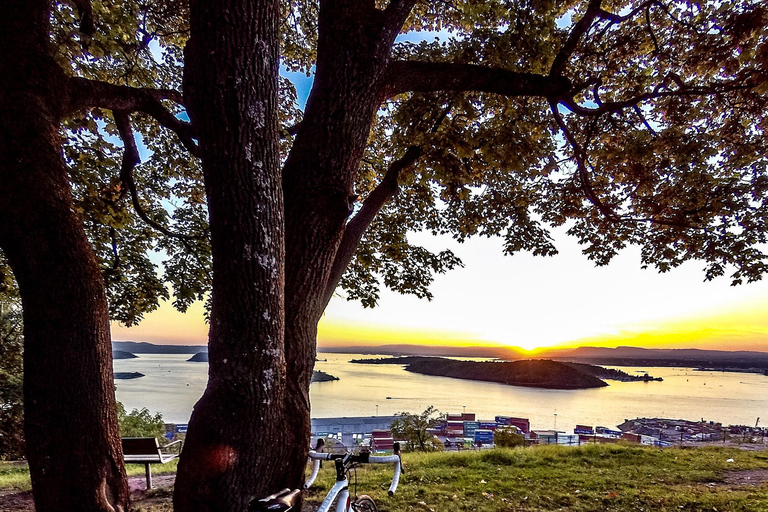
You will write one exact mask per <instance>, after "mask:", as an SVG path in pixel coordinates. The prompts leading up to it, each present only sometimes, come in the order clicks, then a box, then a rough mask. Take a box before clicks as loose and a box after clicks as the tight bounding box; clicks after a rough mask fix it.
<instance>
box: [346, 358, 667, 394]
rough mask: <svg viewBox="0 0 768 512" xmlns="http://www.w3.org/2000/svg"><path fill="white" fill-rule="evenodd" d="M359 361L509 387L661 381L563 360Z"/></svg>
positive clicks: (580, 386) (596, 385) (586, 387)
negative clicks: (614, 381) (393, 365)
mask: <svg viewBox="0 0 768 512" xmlns="http://www.w3.org/2000/svg"><path fill="white" fill-rule="evenodd" d="M350 362H352V363H359V364H400V365H404V366H405V370H406V371H409V372H414V373H420V374H422V375H433V376H439V377H451V378H454V379H467V380H477V381H483V382H497V383H500V384H508V385H511V386H526V387H535V388H546V389H588V388H599V387H604V386H607V385H608V384H607V383H606V382H605V380H603V379H607V380H618V381H622V382H633V381H644V382H647V381H651V380H656V381H660V380H662V379H661V378H660V377H658V378H654V377H651V376H649V375H648V374H645V375H643V376H636V375H630V374H628V373H626V372H623V371H621V370H614V369H609V368H603V367H601V366H594V365H590V364H582V363H563V362H559V361H551V360H548V359H530V360H524V361H482V362H480V361H459V360H456V359H447V358H442V357H421V356H408V357H387V358H378V359H353V360H352V361H350Z"/></svg>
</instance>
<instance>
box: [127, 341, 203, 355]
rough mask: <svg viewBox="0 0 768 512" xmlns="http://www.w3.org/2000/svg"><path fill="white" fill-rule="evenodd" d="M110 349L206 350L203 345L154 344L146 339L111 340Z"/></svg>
mask: <svg viewBox="0 0 768 512" xmlns="http://www.w3.org/2000/svg"><path fill="white" fill-rule="evenodd" d="M112 350H113V351H115V350H120V351H124V352H131V353H133V354H197V353H198V352H206V351H208V347H207V346H205V345H155V344H154V343H147V342H146V341H113V342H112Z"/></svg>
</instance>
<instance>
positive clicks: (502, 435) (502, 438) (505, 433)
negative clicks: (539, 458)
mask: <svg viewBox="0 0 768 512" xmlns="http://www.w3.org/2000/svg"><path fill="white" fill-rule="evenodd" d="M493 443H494V444H495V445H496V446H498V447H501V448H514V447H515V446H524V445H525V437H524V436H523V435H522V434H518V433H517V432H516V431H515V430H513V429H509V428H500V429H498V430H496V431H495V432H494V433H493Z"/></svg>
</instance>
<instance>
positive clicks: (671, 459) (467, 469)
mask: <svg viewBox="0 0 768 512" xmlns="http://www.w3.org/2000/svg"><path fill="white" fill-rule="evenodd" d="M728 459H733V460H734V461H733V462H727V461H728ZM403 460H404V462H405V465H406V473H405V474H404V475H403V477H402V479H401V481H400V487H399V488H398V490H397V494H395V496H392V497H390V496H388V495H387V489H388V488H389V481H390V479H391V478H392V466H391V465H389V464H377V465H368V466H365V467H363V468H360V469H358V479H357V492H358V493H359V494H368V495H370V496H372V497H373V499H374V500H375V501H376V503H377V505H378V506H379V510H381V511H382V512H395V511H398V512H399V511H424V512H429V511H430V510H433V511H435V512H451V511H477V512H488V511H502V510H503V511H525V512H536V511H559V510H563V511H569V512H588V511H590V512H598V511H599V512H602V511H621V512H637V511H654V512H655V511H660V512H672V511H675V512H680V511H684V512H692V511H701V512H704V511H709V512H712V511H718V512H723V511H728V512H755V511H759V510H768V484H761V485H757V486H741V487H736V486H733V485H728V484H726V483H725V479H726V476H727V474H728V473H729V472H731V471H744V470H755V469H759V470H765V471H768V452H766V451H756V452H754V451H743V450H739V449H737V448H727V447H726V448H721V447H715V448H668V449H663V450H662V449H657V448H646V447H640V446H628V445H588V446H583V447H580V448H571V447H558V446H542V447H533V448H515V449H497V450H484V451H481V452H454V453H431V454H416V453H406V454H404V455H403ZM175 470H176V463H175V462H173V463H169V464H164V465H162V466H159V465H156V466H154V467H153V474H162V473H165V472H172V471H175ZM128 472H129V474H132V475H139V476H141V475H143V474H144V467H143V466H141V465H131V466H129V467H128ZM334 477H335V471H334V469H333V465H332V464H328V463H325V466H324V468H323V469H322V470H321V472H320V477H319V479H318V482H317V483H316V484H315V485H314V486H313V487H312V489H310V490H309V491H307V492H306V494H305V496H306V497H307V501H308V502H309V503H312V504H319V503H320V502H321V501H322V499H323V498H324V496H325V494H326V493H327V491H328V490H329V489H330V488H331V486H332V485H333V480H334ZM0 489H22V490H26V489H29V476H28V472H27V470H26V466H24V465H18V464H13V463H0ZM353 491H354V489H353ZM155 498H156V499H155V500H153V501H152V502H151V503H136V504H135V506H136V507H138V508H137V509H136V510H152V511H160V510H163V511H167V510H171V504H170V501H171V494H170V492H168V491H162V492H161V493H160V494H158V495H156V496H155ZM157 498H159V500H158V499H157ZM145 507H146V508H145Z"/></svg>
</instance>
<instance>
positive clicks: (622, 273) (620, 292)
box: [112, 232, 768, 351]
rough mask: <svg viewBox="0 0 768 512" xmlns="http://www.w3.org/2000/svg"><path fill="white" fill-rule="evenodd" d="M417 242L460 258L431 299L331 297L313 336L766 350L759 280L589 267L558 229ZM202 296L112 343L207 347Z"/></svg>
mask: <svg viewBox="0 0 768 512" xmlns="http://www.w3.org/2000/svg"><path fill="white" fill-rule="evenodd" d="M412 240H413V242H414V243H418V244H422V245H424V246H427V247H430V248H433V249H441V248H445V247H450V248H451V249H453V250H454V251H455V252H456V254H457V255H459V256H460V257H461V258H462V260H463V261H464V263H465V265H466V266H465V267H464V268H461V269H457V270H453V271H451V272H449V273H448V274H446V275H442V276H438V277H437V279H436V280H435V283H434V284H433V286H432V291H433V293H434V295H435V299H434V300H433V301H432V302H429V301H426V300H423V299H417V298H414V297H410V296H402V295H399V294H396V293H393V292H388V291H384V292H383V293H382V297H381V300H380V304H379V307H377V308H374V309H364V308H363V307H362V306H360V304H359V303H356V302H348V301H346V300H345V299H344V298H342V297H334V299H333V300H332V301H331V304H330V305H329V307H328V310H327V311H326V314H325V316H324V317H323V319H322V321H321V322H320V327H319V336H318V339H319V345H320V346H321V347H322V346H339V345H381V344H390V343H413V344H431V345H456V344H459V345H508V346H516V347H522V348H525V349H534V348H537V347H549V346H561V345H603V346H617V345H632V346H643V347H697V348H713V349H725V350H762V351H768V315H766V312H768V281H760V282H758V283H753V284H748V285H741V286H736V287H732V286H730V280H729V279H727V278H721V279H718V280H716V281H712V282H703V272H702V270H701V267H702V265H701V264H700V263H698V262H695V261H694V262H688V263H686V264H685V265H683V266H682V267H680V268H678V269H674V270H672V271H670V272H668V273H666V274H658V273H657V272H656V271H655V270H653V269H647V270H642V269H641V268H640V258H639V252H638V251H637V250H636V249H633V248H629V249H627V250H625V251H624V252H623V253H622V254H620V255H619V256H618V257H617V258H616V259H615V261H614V262H613V263H611V264H610V265H609V266H607V267H600V268H596V267H595V266H594V265H593V264H592V263H591V262H589V261H588V260H587V259H586V257H584V256H583V255H582V254H581V252H580V247H579V246H578V244H577V243H576V242H575V240H573V239H571V238H570V237H568V236H566V235H564V233H562V232H557V233H556V235H555V240H556V242H557V247H558V249H559V250H560V254H559V255H557V256H555V257H551V258H542V257H533V256H530V255H527V254H519V255H516V256H511V257H510V256H503V255H502V250H501V242H500V241H499V240H492V239H491V240H489V239H476V240H472V241H470V242H468V243H465V244H458V243H456V242H454V241H453V240H451V239H450V238H447V237H446V238H436V237H432V236H427V235H422V234H419V235H413V236H412ZM207 330H208V328H207V325H206V324H205V323H204V321H203V311H202V304H196V305H195V306H194V307H193V308H192V309H191V311H190V312H189V313H187V314H185V315H182V314H180V313H178V312H175V311H174V310H173V308H172V307H171V306H170V304H169V303H166V304H164V305H163V306H162V307H161V308H160V310H159V311H157V312H154V313H151V314H149V315H147V317H146V319H145V320H144V321H143V322H142V323H141V324H140V325H139V326H138V327H134V328H131V329H126V328H125V327H123V326H120V325H118V324H113V326H112V332H113V337H114V339H115V340H134V341H150V342H154V343H177V344H204V343H206V339H207Z"/></svg>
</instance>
